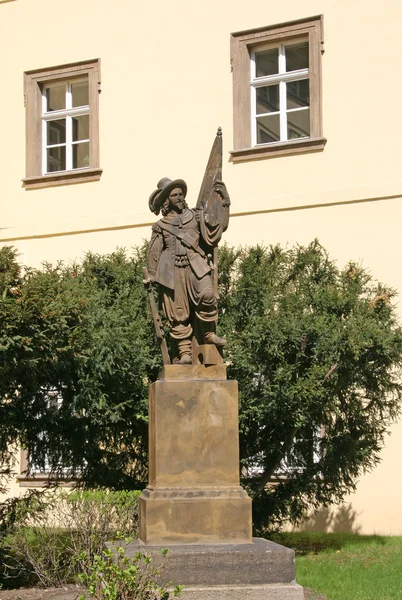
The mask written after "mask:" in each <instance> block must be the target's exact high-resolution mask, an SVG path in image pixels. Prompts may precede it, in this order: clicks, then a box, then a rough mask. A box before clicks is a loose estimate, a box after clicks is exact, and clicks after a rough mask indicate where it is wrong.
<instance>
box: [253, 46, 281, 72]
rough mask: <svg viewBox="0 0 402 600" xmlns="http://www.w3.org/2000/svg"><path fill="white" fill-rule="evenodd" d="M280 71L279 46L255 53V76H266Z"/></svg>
mask: <svg viewBox="0 0 402 600" xmlns="http://www.w3.org/2000/svg"><path fill="white" fill-rule="evenodd" d="M276 73H278V48H274V49H273V50H263V51H261V52H256V53H255V76H256V77H266V76H267V75H275V74H276Z"/></svg>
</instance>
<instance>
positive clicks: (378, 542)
mask: <svg viewBox="0 0 402 600" xmlns="http://www.w3.org/2000/svg"><path fill="white" fill-rule="evenodd" d="M280 538H282V539H280ZM271 539H274V540H275V541H277V542H278V543H283V544H284V545H286V546H289V547H291V548H294V549H295V551H296V555H297V556H296V573H297V582H298V583H299V584H300V585H302V586H305V587H309V588H312V589H313V590H316V591H317V592H320V593H321V594H324V595H325V596H326V597H327V598H328V600H398V599H401V600H402V537H384V536H359V535H353V534H310V533H309V534H306V533H301V534H281V535H277V536H271ZM285 542H286V543H285Z"/></svg>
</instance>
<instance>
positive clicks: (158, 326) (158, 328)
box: [142, 267, 170, 365]
mask: <svg viewBox="0 0 402 600" xmlns="http://www.w3.org/2000/svg"><path fill="white" fill-rule="evenodd" d="M142 272H143V274H144V286H145V289H146V290H147V292H148V298H149V304H150V307H151V313H152V320H153V322H154V327H155V333H156V337H157V338H158V342H159V345H160V347H161V352H162V362H163V364H164V365H170V356H169V352H168V348H167V344H166V340H165V333H164V331H163V327H162V321H161V318H160V315H159V312H158V309H157V307H156V303H155V298H154V292H153V289H152V284H151V280H150V278H149V273H148V269H147V268H146V267H144V268H143V270H142Z"/></svg>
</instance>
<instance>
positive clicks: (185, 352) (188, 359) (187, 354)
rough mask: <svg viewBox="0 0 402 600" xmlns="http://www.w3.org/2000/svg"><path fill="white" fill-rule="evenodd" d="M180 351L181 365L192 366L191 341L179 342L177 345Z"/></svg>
mask: <svg viewBox="0 0 402 600" xmlns="http://www.w3.org/2000/svg"><path fill="white" fill-rule="evenodd" d="M177 347H178V350H179V364H180V365H191V363H192V362H193V358H192V356H193V353H192V348H191V339H189V338H187V339H185V340H179V341H178V343H177Z"/></svg>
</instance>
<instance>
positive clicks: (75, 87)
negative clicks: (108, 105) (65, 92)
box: [71, 81, 89, 108]
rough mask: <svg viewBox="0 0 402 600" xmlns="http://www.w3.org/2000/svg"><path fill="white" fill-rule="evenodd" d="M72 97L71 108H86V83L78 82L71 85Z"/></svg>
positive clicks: (87, 94) (87, 102)
mask: <svg viewBox="0 0 402 600" xmlns="http://www.w3.org/2000/svg"><path fill="white" fill-rule="evenodd" d="M71 94H72V97H73V108H74V107H75V106H87V104H89V93H88V81H80V82H79V83H72V84H71Z"/></svg>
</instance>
